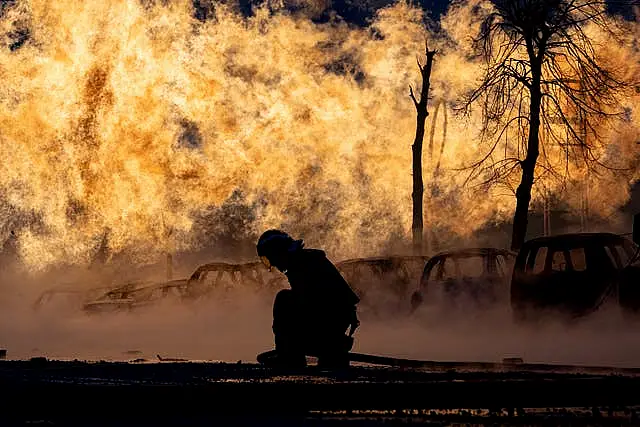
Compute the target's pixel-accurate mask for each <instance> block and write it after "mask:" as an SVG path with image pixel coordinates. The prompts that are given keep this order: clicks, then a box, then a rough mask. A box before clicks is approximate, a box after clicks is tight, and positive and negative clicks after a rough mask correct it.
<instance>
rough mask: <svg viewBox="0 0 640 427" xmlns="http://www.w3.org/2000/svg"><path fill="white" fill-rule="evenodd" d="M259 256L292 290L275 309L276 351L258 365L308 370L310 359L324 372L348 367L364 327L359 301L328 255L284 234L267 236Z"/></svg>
mask: <svg viewBox="0 0 640 427" xmlns="http://www.w3.org/2000/svg"><path fill="white" fill-rule="evenodd" d="M257 250H258V256H259V257H260V259H261V260H262V262H263V263H264V265H265V266H266V267H267V268H268V269H269V270H271V268H272V267H276V268H277V269H278V270H280V271H281V272H282V273H284V274H285V275H286V276H287V279H288V280H289V285H290V286H291V289H284V290H281V291H280V292H278V294H277V295H276V298H275V301H274V303H273V333H274V336H275V347H276V348H275V351H271V352H267V353H263V354H262V355H260V356H259V358H258V360H259V361H260V362H261V363H265V364H270V365H277V366H286V367H304V366H306V358H305V356H315V357H317V358H318V365H319V366H321V367H325V368H342V367H347V366H348V365H349V357H348V353H349V351H350V350H351V348H352V347H353V333H354V332H355V330H356V328H357V327H358V326H359V324H360V322H359V320H358V316H357V312H356V305H357V304H358V303H359V302H360V299H359V298H358V296H357V295H356V294H355V293H354V292H353V290H352V289H351V287H350V286H349V284H348V283H347V282H346V281H345V279H344V278H343V277H342V275H341V274H340V272H339V271H338V269H337V268H336V267H335V266H334V265H333V264H332V263H331V261H329V260H328V259H327V257H326V254H325V252H324V251H322V250H318V249H305V248H304V243H303V241H302V240H294V239H293V238H291V236H289V235H288V234H287V233H285V232H283V231H280V230H268V231H266V232H264V233H263V234H262V236H261V237H260V239H259V240H258V244H257ZM347 329H348V330H349V331H348V334H347Z"/></svg>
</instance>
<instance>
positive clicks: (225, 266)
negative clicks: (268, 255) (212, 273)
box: [194, 261, 263, 273]
mask: <svg viewBox="0 0 640 427" xmlns="http://www.w3.org/2000/svg"><path fill="white" fill-rule="evenodd" d="M261 266H263V264H262V262H260V261H252V262H244V263H238V264H233V263H228V262H210V263H208V264H203V265H201V266H199V267H198V268H197V269H196V271H195V272H194V273H197V272H201V271H205V270H225V271H236V270H242V269H251V268H255V267H261Z"/></svg>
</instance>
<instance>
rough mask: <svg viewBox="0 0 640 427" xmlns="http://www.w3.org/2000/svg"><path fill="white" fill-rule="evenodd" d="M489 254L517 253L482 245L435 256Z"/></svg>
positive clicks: (510, 254) (514, 254)
mask: <svg viewBox="0 0 640 427" xmlns="http://www.w3.org/2000/svg"><path fill="white" fill-rule="evenodd" d="M487 255H509V256H516V253H515V252H513V251H510V250H508V249H500V248H491V247H480V248H462V249H452V250H448V251H443V252H439V253H437V254H435V255H434V256H433V258H443V257H450V256H452V257H472V256H487Z"/></svg>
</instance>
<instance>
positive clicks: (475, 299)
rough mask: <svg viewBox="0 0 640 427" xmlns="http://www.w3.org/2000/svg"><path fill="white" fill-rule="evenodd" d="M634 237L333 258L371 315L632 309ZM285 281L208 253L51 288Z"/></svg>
mask: <svg viewBox="0 0 640 427" xmlns="http://www.w3.org/2000/svg"><path fill="white" fill-rule="evenodd" d="M638 255H639V249H638V246H637V245H636V244H635V243H634V242H633V241H631V240H630V239H628V238H626V237H624V236H620V235H616V234H611V233H581V234H565V235H556V236H551V237H541V238H536V239H532V240H529V241H527V242H525V244H524V245H523V247H522V249H521V250H520V251H519V253H515V252H512V251H508V250H504V249H497V248H491V247H484V248H468V249H459V250H452V251H446V252H441V253H438V254H436V255H434V256H432V257H427V256H392V257H375V258H358V259H350V260H346V261H342V262H338V263H336V266H337V267H338V269H339V270H340V272H341V273H342V274H343V276H344V277H345V279H347V281H348V282H349V283H350V284H351V285H352V286H353V288H354V290H355V291H356V293H357V294H358V295H359V296H360V298H361V304H360V310H361V311H362V314H363V315H364V316H366V317H384V316H388V315H403V314H410V313H413V312H415V311H416V310H418V309H419V308H420V307H424V308H429V307H431V308H433V307H437V308H439V309H441V310H443V311H446V312H458V315H462V316H465V315H466V313H467V312H470V311H471V310H476V311H483V310H490V309H492V308H496V307H510V308H511V311H512V313H513V317H514V319H515V320H516V321H521V322H523V321H536V320H539V319H542V318H545V317H547V316H548V315H549V313H551V312H553V313H556V314H561V315H562V316H564V317H566V318H570V319H578V318H582V317H585V316H587V315H589V314H590V313H592V312H594V311H596V310H598V308H599V307H600V306H602V304H603V303H604V302H609V303H615V304H617V305H618V306H619V307H621V308H622V309H623V311H624V312H625V313H626V314H634V313H636V312H640V261H639V260H638ZM286 286H287V282H286V278H285V276H284V275H282V274H279V273H276V272H269V271H267V269H266V268H265V267H264V266H263V265H262V263H260V262H249V263H242V264H229V263H210V264H205V265H202V266H200V267H198V268H197V269H196V270H195V271H194V272H193V273H192V274H191V276H190V277H189V278H187V279H180V280H173V281H167V282H159V283H153V282H130V283H126V284H124V285H119V286H116V287H112V288H97V289H91V290H88V291H82V292H81V291H78V290H77V289H64V288H63V289H54V290H51V291H47V292H45V293H43V294H42V295H41V296H40V298H39V299H38V301H37V302H36V306H38V307H39V306H42V305H43V304H45V303H47V302H50V301H51V300H52V299H54V298H55V296H56V295H65V296H66V298H68V299H71V300H73V301H75V302H76V303H77V304H80V305H81V307H82V308H83V309H84V310H85V311H87V312H104V311H112V310H122V309H126V310H132V309H137V308H140V307H144V306H148V305H151V304H155V303H157V302H158V301H160V300H163V299H167V298H174V299H177V300H180V301H193V300H198V299H201V298H205V297H207V296H212V295H216V296H220V295H221V293H225V292H229V291H233V290H239V289H247V290H250V291H251V292H262V293H263V295H264V296H265V297H267V298H272V297H273V296H274V295H275V293H276V292H277V291H278V290H279V289H282V288H284V287H286Z"/></svg>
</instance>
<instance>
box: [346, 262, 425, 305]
mask: <svg viewBox="0 0 640 427" xmlns="http://www.w3.org/2000/svg"><path fill="white" fill-rule="evenodd" d="M428 259H429V257H427V256H390V257H375V258H356V259H350V260H346V261H341V262H338V263H337V264H336V267H337V268H338V270H339V271H340V273H341V274H342V275H343V277H344V278H345V279H346V280H347V282H349V284H350V285H351V286H352V287H353V290H354V291H355V292H356V293H357V294H358V296H359V297H360V300H361V302H360V304H359V311H361V312H362V313H363V314H364V313H368V314H382V313H384V312H389V311H391V312H398V311H399V310H402V311H405V310H404V309H403V308H404V304H405V301H406V299H407V298H408V296H409V293H410V292H411V290H412V288H413V286H414V283H416V282H417V281H418V278H419V277H420V274H421V273H422V270H423V268H424V265H425V264H426V262H427V260H428Z"/></svg>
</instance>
